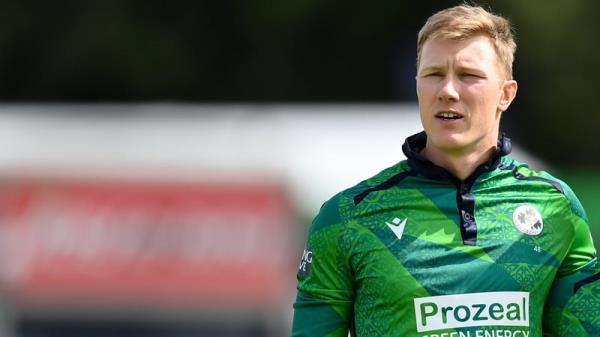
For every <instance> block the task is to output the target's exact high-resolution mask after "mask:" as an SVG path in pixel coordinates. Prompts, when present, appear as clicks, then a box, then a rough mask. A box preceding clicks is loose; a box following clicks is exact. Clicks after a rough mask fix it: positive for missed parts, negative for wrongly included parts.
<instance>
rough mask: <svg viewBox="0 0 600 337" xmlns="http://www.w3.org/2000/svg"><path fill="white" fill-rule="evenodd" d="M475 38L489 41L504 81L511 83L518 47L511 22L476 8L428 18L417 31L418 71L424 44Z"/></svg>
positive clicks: (449, 10)
mask: <svg viewBox="0 0 600 337" xmlns="http://www.w3.org/2000/svg"><path fill="white" fill-rule="evenodd" d="M476 35H485V36H488V37H489V38H490V39H491V42H492V45H493V46H494V48H495V50H496V54H497V55H498V59H499V61H500V65H501V67H502V68H503V70H504V72H505V75H506V79H512V64H513V60H514V54H515V50H516V49H517V44H516V43H515V40H514V37H513V34H512V29H511V25H510V22H509V21H508V20H507V19H505V18H503V17H501V16H498V15H495V14H493V13H490V12H488V11H486V10H485V9H483V8H482V7H479V6H471V5H459V6H455V7H452V8H447V9H444V10H442V11H439V12H437V13H435V14H433V15H432V16H430V17H429V19H427V22H425V25H423V28H421V30H420V31H419V37H418V39H417V67H418V66H419V63H420V61H421V51H422V49H423V45H424V44H425V42H426V41H428V40H430V39H435V38H442V39H451V40H463V39H468V38H471V37H474V36H476Z"/></svg>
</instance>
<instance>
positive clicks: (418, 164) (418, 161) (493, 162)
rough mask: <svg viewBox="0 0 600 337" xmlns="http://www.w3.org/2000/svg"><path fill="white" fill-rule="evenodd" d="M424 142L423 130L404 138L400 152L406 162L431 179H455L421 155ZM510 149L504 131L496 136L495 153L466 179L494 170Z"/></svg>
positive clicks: (509, 141) (425, 142) (425, 139)
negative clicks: (402, 153)
mask: <svg viewBox="0 0 600 337" xmlns="http://www.w3.org/2000/svg"><path fill="white" fill-rule="evenodd" d="M425 144H427V134H426V133H425V131H421V132H419V133H417V134H415V135H412V136H410V137H408V138H406V141H405V142H404V145H402V152H404V155H405V156H406V158H407V159H408V164H409V165H410V167H411V168H412V169H414V170H416V171H417V172H419V173H420V174H422V175H424V176H426V177H428V178H432V179H444V178H449V179H452V180H457V181H458V178H456V177H455V176H454V175H452V173H450V172H449V171H448V170H446V169H445V168H443V167H441V166H437V165H435V164H434V163H432V162H431V161H429V160H428V159H427V158H425V157H424V156H423V155H421V151H422V150H423V149H424V148H425ZM511 150H512V143H511V140H510V138H508V137H506V136H505V135H504V133H503V134H502V135H501V136H500V137H499V138H498V146H497V150H496V153H494V155H493V156H492V157H491V158H490V159H488V160H487V161H486V162H484V163H483V164H481V165H479V166H478V167H477V169H475V171H474V172H473V174H471V176H470V177H469V178H467V179H466V180H471V179H473V180H474V179H476V178H477V177H478V176H479V175H481V174H482V173H484V172H491V171H493V170H495V169H496V168H497V167H498V165H499V164H500V160H501V159H502V157H503V156H506V155H508V154H509V153H510V152H511Z"/></svg>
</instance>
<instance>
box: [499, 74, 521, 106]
mask: <svg viewBox="0 0 600 337" xmlns="http://www.w3.org/2000/svg"><path fill="white" fill-rule="evenodd" d="M517 87H518V85H517V81H515V80H509V81H504V83H503V84H502V88H501V90H502V95H501V96H500V102H498V111H500V112H503V111H505V110H506V109H508V107H509V106H510V103H512V101H513V99H515V96H517Z"/></svg>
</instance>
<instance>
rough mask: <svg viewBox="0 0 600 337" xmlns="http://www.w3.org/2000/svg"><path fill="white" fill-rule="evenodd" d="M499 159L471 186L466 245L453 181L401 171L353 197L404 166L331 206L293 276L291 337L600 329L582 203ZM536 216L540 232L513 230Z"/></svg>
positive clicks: (513, 334) (522, 335)
mask: <svg viewBox="0 0 600 337" xmlns="http://www.w3.org/2000/svg"><path fill="white" fill-rule="evenodd" d="M501 165H502V167H500V168H496V169H494V170H492V171H489V172H485V173H483V174H481V175H480V176H479V177H478V178H477V180H476V181H475V183H474V184H473V186H472V189H471V194H472V195H473V197H474V200H475V214H474V216H475V219H476V224H477V239H476V244H475V245H465V244H464V243H463V238H462V236H461V228H460V218H459V212H458V209H457V187H456V185H455V183H454V182H452V181H451V180H450V179H433V178H427V177H425V176H424V175H422V174H408V175H406V176H404V177H403V179H401V181H400V182H399V183H397V184H395V185H393V186H388V187H386V188H381V189H372V190H371V191H370V193H368V194H366V196H365V197H364V199H362V200H358V201H359V202H358V203H356V201H357V200H355V197H356V196H357V195H359V194H360V193H362V192H364V191H366V190H368V189H370V188H372V187H374V186H378V185H380V184H382V183H383V182H385V181H387V180H389V179H390V178H391V177H394V176H397V175H398V174H401V173H403V172H408V171H410V170H411V167H410V166H409V165H408V162H407V161H402V162H400V163H398V164H397V165H394V166H393V167H391V168H388V169H386V170H384V171H382V172H381V173H379V174H377V175H376V176H374V177H372V178H370V179H368V180H366V181H364V182H362V183H360V184H358V185H357V186H355V187H353V188H350V189H348V190H345V191H343V192H341V193H339V194H337V195H336V196H334V197H333V198H332V199H330V200H329V201H328V202H326V203H325V204H324V205H323V207H322V209H321V211H320V212H319V214H318V216H317V217H316V218H315V220H314V221H313V223H312V225H311V228H310V230H309V235H308V240H307V245H306V249H305V251H304V254H303V259H302V263H301V265H300V270H299V272H298V276H297V278H298V297H297V299H296V302H295V304H294V309H295V314H294V322H293V328H292V336H295V337H300V336H303V337H317V336H319V337H321V336H327V337H346V336H347V335H348V332H349V331H351V332H352V333H354V334H355V335H356V336H360V337H375V336H377V337H382V336H389V337H392V336H394V337H396V336H397V337H413V336H414V337H417V336H418V337H464V336H466V337H541V336H565V337H566V336H569V337H583V336H600V281H598V278H597V275H598V273H599V272H600V268H599V266H598V264H597V263H596V260H595V255H596V252H595V250H594V246H593V243H592V238H591V235H590V232H589V228H588V224H587V218H586V216H585V213H584V211H583V209H582V207H581V205H580V204H579V202H578V201H577V199H576V197H575V195H574V194H573V193H572V191H571V190H570V189H569V188H568V186H566V185H565V184H564V183H563V182H561V181H559V180H557V179H555V178H554V177H552V176H550V175H549V174H547V173H544V172H535V171H532V170H530V169H529V168H528V167H527V166H526V165H525V164H523V163H518V162H516V161H513V160H511V159H509V158H507V157H503V158H502V159H501ZM506 167H516V170H517V172H519V174H520V175H521V176H520V178H519V179H517V177H516V175H515V172H513V171H512V170H510V169H502V168H506ZM528 177H529V178H531V177H538V178H540V179H538V178H533V179H529V178H528ZM555 185H556V186H558V187H559V188H557V187H556V186H555ZM519 206H524V208H521V210H523V211H522V212H518V211H516V209H517V208H518V207H519ZM538 212H539V213H538ZM536 214H540V215H541V218H542V222H541V224H543V226H542V229H541V232H540V233H538V234H531V233H529V234H526V233H525V232H523V230H522V229H521V230H520V229H519V228H518V227H519V226H517V224H521V225H523V224H524V225H528V224H533V225H534V226H532V227H531V228H532V229H531V230H533V231H535V230H539V226H540V225H541V224H538V223H536V220H535V219H536V218H535V216H536ZM532 219H533V220H532ZM393 228H396V230H393ZM448 295H452V296H448ZM455 295H456V296H455ZM544 307H545V309H544ZM544 315H545V316H544ZM542 327H543V329H542Z"/></svg>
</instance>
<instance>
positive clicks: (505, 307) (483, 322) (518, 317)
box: [414, 291, 529, 336]
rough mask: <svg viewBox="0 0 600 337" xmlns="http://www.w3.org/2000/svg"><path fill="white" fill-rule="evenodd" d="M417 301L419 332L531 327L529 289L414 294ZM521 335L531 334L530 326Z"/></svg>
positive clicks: (416, 314)
mask: <svg viewBox="0 0 600 337" xmlns="http://www.w3.org/2000/svg"><path fill="white" fill-rule="evenodd" d="M414 304H415V319H416V323H417V331H418V332H428V331H435V330H444V329H453V328H465V327H485V326H496V327H498V326H507V327H508V326H510V327H529V293H528V292H521V291H498V292H485V293H471V294H460V295H444V296H432V297H421V298H415V299H414ZM522 335H523V336H527V335H529V331H528V329H526V330H525V331H522ZM473 336H475V335H473ZM515 336H518V335H515Z"/></svg>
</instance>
